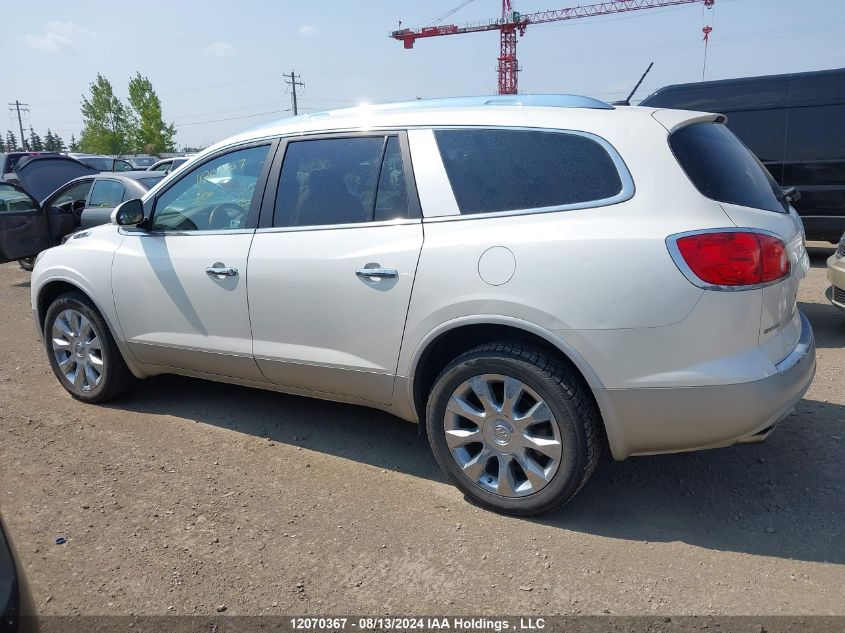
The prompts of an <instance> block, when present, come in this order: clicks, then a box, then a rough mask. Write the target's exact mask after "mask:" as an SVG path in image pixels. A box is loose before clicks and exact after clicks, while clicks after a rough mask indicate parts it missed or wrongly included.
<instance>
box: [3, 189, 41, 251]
mask: <svg viewBox="0 0 845 633" xmlns="http://www.w3.org/2000/svg"><path fill="white" fill-rule="evenodd" d="M51 246H52V240H51V235H50V223H49V222H48V221H47V215H46V214H45V213H44V212H43V210H42V209H41V206H40V205H39V204H38V203H37V202H36V201H35V200H33V199H32V197H31V196H29V195H28V194H26V193H24V191H23V190H22V189H20V188H18V187H16V186H14V185H10V184H8V183H4V182H0V263H2V262H10V261H14V260H16V259H21V258H24V257H33V256H35V255H38V253H40V252H41V251H43V250H44V249H46V248H50V247H51Z"/></svg>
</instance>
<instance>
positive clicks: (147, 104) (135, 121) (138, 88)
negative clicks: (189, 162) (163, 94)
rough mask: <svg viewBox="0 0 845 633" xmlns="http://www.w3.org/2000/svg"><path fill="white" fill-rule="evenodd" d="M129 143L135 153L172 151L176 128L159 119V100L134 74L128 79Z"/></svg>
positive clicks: (144, 78)
mask: <svg viewBox="0 0 845 633" xmlns="http://www.w3.org/2000/svg"><path fill="white" fill-rule="evenodd" d="M128 110H129V141H130V146H131V148H132V150H133V151H135V152H147V153H150V154H159V153H161V152H172V151H174V149H175V145H174V143H173V137H174V136H176V127H175V126H174V125H173V124H172V123H171V124H170V125H167V124H166V123H165V122H164V119H163V118H162V112H161V100H160V99H159V98H158V95H157V94H156V91H155V90H154V89H153V85H152V83H151V82H150V80H149V79H147V78H146V77H142V76H141V73H139V72H136V73H135V76H134V77H132V78H131V79H130V80H129V107H128Z"/></svg>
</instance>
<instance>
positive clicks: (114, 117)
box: [79, 73, 129, 154]
mask: <svg viewBox="0 0 845 633" xmlns="http://www.w3.org/2000/svg"><path fill="white" fill-rule="evenodd" d="M90 91H91V94H90V96H89V97H85V96H83V97H82V133H81V134H80V136H79V147H80V148H81V149H82V151H83V152H92V153H95V154H122V153H123V152H125V151H126V150H127V149H128V145H129V142H128V141H129V139H128V132H129V118H128V113H127V112H126V106H124V105H123V103H122V102H121V101H120V99H118V98H117V97H116V96H115V94H114V90H113V89H112V85H111V83H110V82H109V80H108V79H106V78H105V77H103V76H102V75H101V74H99V73H97V79H95V80H94V82H93V83H92V84H91V86H90Z"/></svg>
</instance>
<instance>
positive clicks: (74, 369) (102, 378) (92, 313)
mask: <svg viewBox="0 0 845 633" xmlns="http://www.w3.org/2000/svg"><path fill="white" fill-rule="evenodd" d="M44 342H45V345H46V347H47V355H48V357H49V359H50V367H52V369H53V373H55V374H56V377H57V378H58V379H59V382H60V383H61V384H62V387H64V388H65V389H66V390H67V391H68V392H69V393H70V395H72V396H73V397H74V398H76V399H77V400H82V401H83V402H91V403H98V402H106V401H107V400H111V399H112V398H115V397H117V396H119V395H121V394H122V393H123V392H124V391H126V389H127V388H128V387H129V385H130V384H131V382H132V380H133V376H132V373H131V372H130V371H129V368H127V367H126V363H125V362H124V360H123V356H121V354H120V350H118V349H117V344H116V343H115V342H114V338H113V337H112V335H111V332H110V331H109V328H108V326H107V325H106V322H105V320H104V319H103V317H102V316H101V315H100V313H99V312H98V311H97V308H96V307H94V304H93V303H92V302H91V300H90V299H88V297H86V296H85V295H84V294H82V293H81V292H68V293H65V294H63V295H60V296H59V297H58V298H57V299H56V300H55V301H53V303H51V304H50V307H49V308H48V309H47V314H46V316H45V318H44Z"/></svg>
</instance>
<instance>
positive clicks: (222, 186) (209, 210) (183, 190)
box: [152, 145, 270, 231]
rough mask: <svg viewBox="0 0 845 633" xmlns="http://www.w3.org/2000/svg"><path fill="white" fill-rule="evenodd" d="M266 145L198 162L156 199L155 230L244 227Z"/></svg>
mask: <svg viewBox="0 0 845 633" xmlns="http://www.w3.org/2000/svg"><path fill="white" fill-rule="evenodd" d="M269 149H270V146H269V145H261V146H259V147H250V148H248V149H241V150H237V151H235V152H231V153H229V154H224V155H223V156H218V157H217V158H215V159H213V160H210V161H208V162H207V163H202V164H201V165H197V166H196V167H195V168H194V169H192V170H191V171H189V172H187V173H185V174H184V175H183V176H182V177H181V178H180V179H179V180H178V181H177V182H176V184H175V185H173V186H172V187H170V189H168V190H167V191H165V192H164V193H163V194H162V195H161V196H159V198H158V199H157V200H156V204H155V211H154V213H153V226H152V229H153V230H154V231H226V230H236V229H243V228H246V222H247V217H248V215H249V209H250V206H251V204H252V199H253V196H254V195H255V189H256V185H257V183H258V177H259V176H260V175H261V169H262V168H263V167H264V162H265V161H266V160H267V153H268V152H269Z"/></svg>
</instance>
